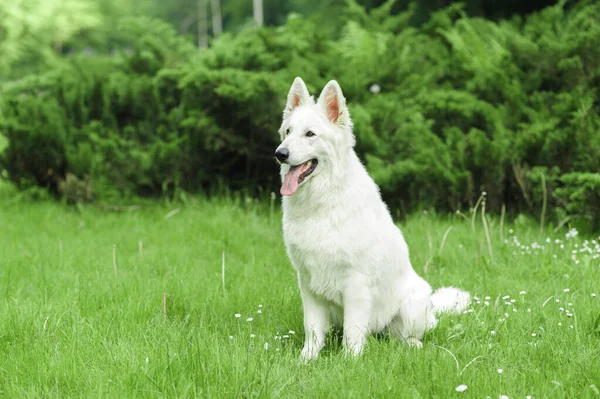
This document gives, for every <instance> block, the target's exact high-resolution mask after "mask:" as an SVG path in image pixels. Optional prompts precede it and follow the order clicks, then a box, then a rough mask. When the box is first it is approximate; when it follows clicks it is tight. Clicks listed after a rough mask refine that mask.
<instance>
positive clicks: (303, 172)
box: [281, 159, 319, 195]
mask: <svg viewBox="0 0 600 399" xmlns="http://www.w3.org/2000/svg"><path fill="white" fill-rule="evenodd" d="M318 163H319V161H317V160H316V159H311V160H309V161H306V162H304V163H303V164H301V165H296V166H292V167H290V170H289V171H288V172H287V173H286V174H285V177H284V178H283V184H282V185H281V195H292V194H294V193H295V192H296V190H297V189H298V186H299V185H300V184H302V182H303V181H304V180H305V179H306V178H307V177H308V176H310V174H311V173H312V172H314V171H315V169H316V167H317V164H318Z"/></svg>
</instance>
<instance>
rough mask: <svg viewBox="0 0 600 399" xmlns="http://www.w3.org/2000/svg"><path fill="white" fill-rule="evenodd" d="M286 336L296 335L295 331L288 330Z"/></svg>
mask: <svg viewBox="0 0 600 399" xmlns="http://www.w3.org/2000/svg"><path fill="white" fill-rule="evenodd" d="M288 334H292V335H294V334H296V331H294V330H290V331H288Z"/></svg>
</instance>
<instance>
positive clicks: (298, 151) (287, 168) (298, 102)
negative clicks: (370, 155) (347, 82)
mask: <svg viewBox="0 0 600 399" xmlns="http://www.w3.org/2000/svg"><path fill="white" fill-rule="evenodd" d="M279 134H280V136H281V144H280V145H279V147H277V150H276V151H275V158H276V159H277V161H278V162H279V163H280V164H281V176H282V180H283V184H282V186H281V195H287V196H289V195H292V194H294V193H295V192H296V190H297V189H298V187H299V186H300V185H305V184H309V181H310V180H311V179H315V178H317V176H319V175H326V174H328V175H329V176H330V177H331V178H333V175H334V174H335V172H336V170H335V169H336V166H338V165H340V163H341V164H342V165H343V161H344V160H345V158H346V155H347V153H348V152H349V151H351V150H352V148H353V147H354V136H353V135H352V121H351V120H350V115H349V113H348V108H347V107H346V100H345V99H344V95H343V94H342V89H341V88H340V85H339V84H338V83H337V82H336V81H335V80H331V81H330V82H329V83H327V84H326V85H325V88H324V89H323V91H322V92H321V95H320V96H319V99H318V100H317V102H316V103H315V101H314V99H313V98H312V97H311V96H310V94H309V93H308V89H307V88H306V85H305V84H304V81H303V80H302V79H300V78H296V79H295V80H294V83H293V84H292V87H291V88H290V92H289V93H288V97H287V104H286V106H285V109H284V111H283V123H282V124H281V128H280V129H279Z"/></svg>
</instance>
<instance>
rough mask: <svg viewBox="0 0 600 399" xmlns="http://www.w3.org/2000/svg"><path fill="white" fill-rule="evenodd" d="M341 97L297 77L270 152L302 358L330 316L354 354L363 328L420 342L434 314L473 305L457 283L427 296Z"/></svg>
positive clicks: (335, 88)
mask: <svg viewBox="0 0 600 399" xmlns="http://www.w3.org/2000/svg"><path fill="white" fill-rule="evenodd" d="M345 101H346V100H345V99H344V96H343V95H342V90H341V88H340V86H339V85H338V83H337V82H336V81H334V80H332V81H330V82H329V83H327V85H326V86H325V88H324V89H323V92H322V93H321V96H320V97H319V99H318V101H317V102H316V104H315V102H314V99H313V98H312V97H311V96H310V95H309V94H308V90H307V88H306V85H305V84H304V82H303V81H302V79H300V78H296V79H295V80H294V83H293V84H292V87H291V89H290V92H289V94H288V98H287V104H286V107H285V110H284V112H283V123H282V125H281V128H280V135H281V140H282V143H281V145H280V146H279V147H278V148H277V151H276V152H275V157H276V158H277V160H278V161H279V162H280V163H281V177H282V186H281V194H282V195H283V236H284V240H285V245H286V248H287V253H288V255H289V257H290V260H291V262H292V265H293V266H294V268H295V269H296V270H297V271H298V284H299V286H300V293H301V295H302V304H303V308H304V330H305V344H304V348H303V349H302V357H303V358H305V359H314V358H316V357H317V356H318V354H319V351H320V350H321V349H322V348H323V344H324V342H325V334H326V332H327V330H328V328H329V325H330V323H331V322H334V323H340V324H343V329H344V332H343V333H344V339H343V342H344V348H345V350H346V352H348V353H351V354H355V355H356V354H359V353H361V351H362V350H363V347H364V345H365V343H366V340H367V336H368V334H370V333H374V332H379V331H382V330H384V329H388V330H389V332H390V333H391V334H393V335H395V336H396V337H398V338H400V339H402V340H404V341H405V342H407V343H408V344H410V345H413V346H416V347H421V346H422V343H421V340H422V338H423V334H424V332H425V330H427V329H428V328H432V327H433V326H435V325H436V323H437V320H436V315H437V314H438V313H441V312H456V313H460V312H462V311H464V310H465V308H466V307H467V306H468V304H469V302H470V295H469V294H468V293H467V292H464V291H461V290H459V289H457V288H452V287H450V288H442V289H440V290H438V291H436V292H435V293H433V294H432V290H431V287H430V285H429V284H428V283H427V282H426V281H425V280H423V279H422V278H421V277H420V276H419V275H417V273H416V272H415V271H414V270H413V268H412V266H411V264H410V259H409V256H408V247H407V245H406V242H405V241H404V237H403V236H402V233H401V232H400V230H399V229H398V227H396V225H395V224H394V222H393V221H392V218H391V216H390V213H389V210H388V208H387V206H386V205H385V203H384V202H383V201H382V199H381V196H380V194H379V189H378V187H377V185H376V184H375V182H374V181H373V180H372V179H371V177H370V176H369V175H368V173H367V171H366V169H365V168H364V166H363V165H362V163H361V162H360V160H359V159H358V157H357V155H356V153H355V152H354V143H355V139H354V135H353V133H352V122H351V120H350V115H349V114H348V109H347V108H346V102H345Z"/></svg>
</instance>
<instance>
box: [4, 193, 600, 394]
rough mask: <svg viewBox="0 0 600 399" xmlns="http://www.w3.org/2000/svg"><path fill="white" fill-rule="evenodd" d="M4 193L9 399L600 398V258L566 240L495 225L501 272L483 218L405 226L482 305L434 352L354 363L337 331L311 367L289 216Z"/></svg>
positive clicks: (429, 218) (218, 205)
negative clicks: (288, 250)
mask: <svg viewBox="0 0 600 399" xmlns="http://www.w3.org/2000/svg"><path fill="white" fill-rule="evenodd" d="M3 192H4V195H2V196H0V205H1V206H2V211H1V212H0V226H2V228H1V229H0V292H1V297H0V298H1V299H0V314H1V315H2V317H1V318H0V354H1V356H0V397H6V398H17V397H19V398H21V397H42V396H44V397H60V398H68V397H85V398H89V397H115V398H117V397H118V398H125V397H149V398H153V397H169V398H173V397H215V398H229V397H231V398H235V397H286V398H288V397H292V398H304V397H318V398H325V397H331V398H349V397H357V398H363V397H377V398H379V397H390V398H412V397H422V398H429V397H438V398H448V397H473V398H485V397H487V396H489V397H491V398H498V397H499V396H500V395H507V396H508V397H510V398H525V397H526V396H528V395H530V396H531V397H534V398H548V397H572V398H573V397H598V395H599V391H598V390H599V389H600V360H599V356H600V343H599V338H600V330H599V328H600V327H599V325H598V323H599V317H600V306H599V305H600V297H598V296H596V294H598V295H599V296H600V267H599V265H600V246H599V244H598V242H597V241H593V240H592V238H591V237H588V239H589V241H588V240H586V239H585V237H581V235H575V234H574V233H573V232H571V233H568V234H567V232H568V228H564V229H562V230H560V231H559V232H557V233H553V232H552V231H551V230H550V231H547V232H545V233H540V232H539V227H538V226H537V224H535V223H534V222H532V221H526V220H525V221H523V220H521V219H517V221H516V222H512V223H506V225H505V226H504V231H503V236H501V232H500V226H499V219H498V218H490V220H489V229H490V240H491V250H492V254H493V260H492V259H491V257H490V254H489V248H488V245H487V242H486V236H485V232H484V229H483V227H482V223H481V217H480V215H479V214H478V217H477V218H476V219H475V227H474V228H473V226H472V224H471V219H470V215H467V218H464V217H461V216H459V215H451V216H448V215H446V216H444V215H441V216H440V215H437V216H436V215H433V214H431V213H429V214H427V213H421V214H418V215H413V216H412V217H409V218H408V220H401V221H400V225H401V228H402V230H403V232H404V234H405V236H406V239H407V241H408V244H409V246H410V248H411V251H412V255H411V257H412V261H413V265H414V267H415V269H417V270H418V271H419V272H420V273H421V274H424V275H425V276H426V278H427V279H428V280H429V281H430V282H431V283H432V285H433V286H434V287H438V286H442V285H451V284H452V285H457V286H459V287H462V288H464V289H467V290H469V291H470V292H471V293H472V294H473V295H475V296H476V298H475V299H474V303H473V305H472V307H471V308H470V309H469V310H468V312H467V313H466V314H463V315H461V316H458V317H445V318H443V319H442V322H441V323H440V325H439V326H438V328H437V329H435V330H433V331H430V332H428V333H427V335H426V337H425V341H424V348H423V349H421V350H415V349H409V348H407V347H405V346H404V345H402V344H401V343H399V342H396V341H394V340H390V339H388V338H387V337H386V336H379V337H373V338H371V339H370V341H369V344H368V349H367V351H366V353H365V354H364V355H363V356H362V357H360V358H358V359H351V358H350V359H348V358H345V357H344V356H343V354H342V352H341V350H340V338H339V332H337V333H335V332H334V333H333V334H331V337H330V343H329V344H328V346H327V350H325V351H324V352H323V353H322V356H321V358H320V359H319V360H317V361H315V362H312V363H310V364H308V365H304V364H302V363H301V362H300V361H299V354H300V349H301V347H302V341H303V327H302V309H301V301H300V296H299V293H298V290H297V286H296V279H295V275H294V272H293V270H292V268H291V266H290V264H289V262H288V260H287V257H286V255H285V250H284V246H283V242H282V237H281V225H280V213H279V211H278V206H277V205H275V207H274V208H275V210H272V209H271V206H270V204H269V203H268V201H267V203H258V202H256V201H248V200H238V201H236V200H234V199H229V200H212V201H208V200H203V199H199V198H192V199H190V200H189V201H186V203H177V204H169V203H166V202H164V201H162V202H156V203H153V204H145V205H144V206H142V207H141V209H133V210H126V211H118V212H116V211H108V210H105V209H99V208H97V207H93V206H84V207H81V208H79V209H78V208H75V207H68V206H66V205H62V204H57V203H50V202H28V201H15V200H14V195H15V193H14V192H9V191H7V188H6V187H5V188H4V189H3ZM450 227H452V229H450V230H448V229H449V228H450ZM444 235H445V236H446V239H445V241H444ZM505 240H506V241H505ZM442 242H443V244H442ZM223 260H224V262H223ZM223 265H224V270H225V276H224V282H223V278H222V277H223V275H222V269H223ZM165 298H166V303H165ZM460 385H466V387H467V389H466V391H464V392H457V390H456V388H457V387H459V386H460Z"/></svg>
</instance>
